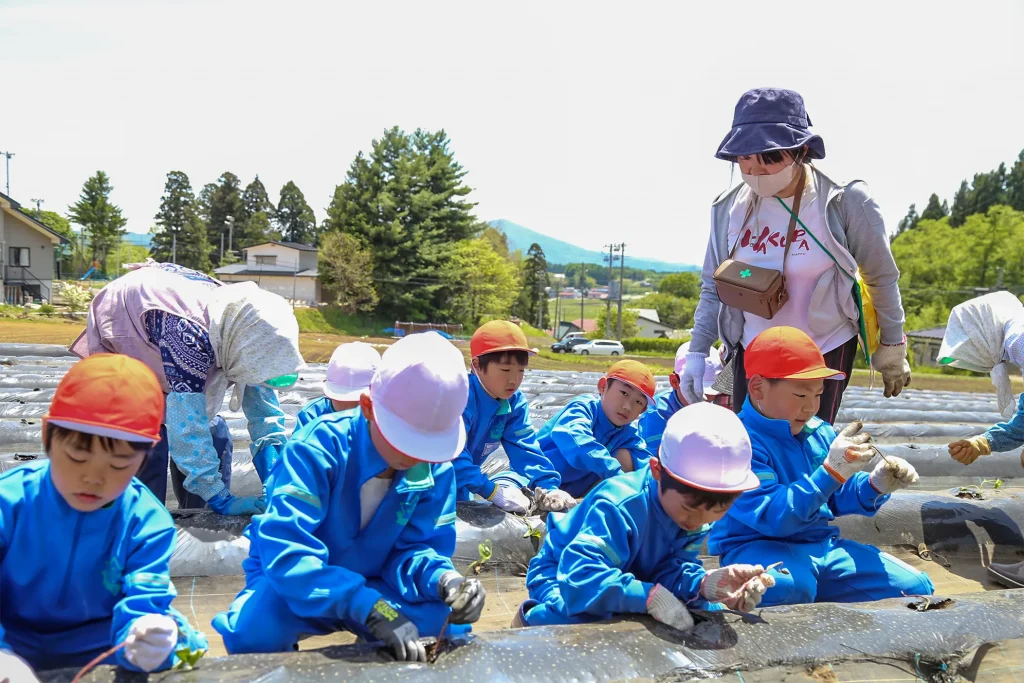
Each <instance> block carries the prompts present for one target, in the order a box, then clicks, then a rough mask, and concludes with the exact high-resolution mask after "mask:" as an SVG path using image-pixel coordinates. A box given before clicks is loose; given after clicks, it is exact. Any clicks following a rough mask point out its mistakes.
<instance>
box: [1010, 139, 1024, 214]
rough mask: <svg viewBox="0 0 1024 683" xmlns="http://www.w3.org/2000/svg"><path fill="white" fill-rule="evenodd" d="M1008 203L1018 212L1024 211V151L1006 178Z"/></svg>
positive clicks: (1018, 156)
mask: <svg viewBox="0 0 1024 683" xmlns="http://www.w3.org/2000/svg"><path fill="white" fill-rule="evenodd" d="M1006 203H1007V204H1009V205H1010V206H1012V207H1013V208H1014V209H1016V210H1017V211H1024V150H1021V153H1020V154H1018V155H1017V161H1015V162H1013V166H1012V167H1011V168H1010V173H1009V175H1007V176H1006Z"/></svg>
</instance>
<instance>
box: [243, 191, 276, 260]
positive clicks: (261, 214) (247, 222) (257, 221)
mask: <svg viewBox="0 0 1024 683" xmlns="http://www.w3.org/2000/svg"><path fill="white" fill-rule="evenodd" d="M273 214H274V205H273V204H271V203H270V197H269V196H267V188H266V187H264V186H263V183H262V182H261V181H260V177H259V176H256V178H255V179H254V180H253V181H252V182H251V183H249V184H248V185H246V187H245V191H244V192H243V193H242V213H241V216H238V217H237V218H238V220H237V221H236V223H235V248H236V249H245V248H247V247H251V246H252V245H254V244H261V243H263V242H266V241H268V240H270V239H271V238H272V236H273V235H272V234H271V233H272V232H273V231H272V230H271V228H270V221H269V219H270V217H271V216H272V215H273Z"/></svg>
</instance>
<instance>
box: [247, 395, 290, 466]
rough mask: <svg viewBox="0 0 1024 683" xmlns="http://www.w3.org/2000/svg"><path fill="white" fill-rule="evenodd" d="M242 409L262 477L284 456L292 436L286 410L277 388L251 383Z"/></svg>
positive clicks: (252, 449)
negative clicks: (285, 416) (286, 421)
mask: <svg viewBox="0 0 1024 683" xmlns="http://www.w3.org/2000/svg"><path fill="white" fill-rule="evenodd" d="M242 412H243V413H245V419H246V426H247V427H248V429H249V439H250V440H251V442H252V443H251V444H250V445H249V452H250V453H252V462H253V465H255V467H256V473H257V474H259V477H260V481H266V480H267V475H269V474H270V471H271V470H273V469H274V465H275V464H276V463H277V461H278V460H280V459H281V452H282V451H283V450H284V444H285V441H287V440H288V436H287V434H286V432H285V428H284V411H282V410H281V404H280V403H279V402H278V400H277V392H276V391H274V390H273V389H269V388H267V387H262V386H251V385H247V386H246V387H245V390H244V392H243V394H242Z"/></svg>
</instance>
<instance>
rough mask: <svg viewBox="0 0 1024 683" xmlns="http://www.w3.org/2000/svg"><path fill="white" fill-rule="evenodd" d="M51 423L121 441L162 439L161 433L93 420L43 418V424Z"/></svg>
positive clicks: (156, 441)
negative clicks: (130, 429) (110, 425)
mask: <svg viewBox="0 0 1024 683" xmlns="http://www.w3.org/2000/svg"><path fill="white" fill-rule="evenodd" d="M48 424H51V425H54V426H56V427H63V428H64V429H70V430H72V431H75V432H82V433H83V434H93V435H95V436H106V437H109V438H111V439H120V440H121V441H130V442H131V443H150V444H155V443H158V442H159V441H160V435H159V434H157V435H156V436H153V435H147V434H142V433H139V432H129V431H125V430H123V429H117V428H115V427H109V426H106V425H99V424H93V423H91V422H80V421H78V420H68V419H57V420H54V419H51V418H48V417H44V418H43V426H44V427H45V426H46V425H48Z"/></svg>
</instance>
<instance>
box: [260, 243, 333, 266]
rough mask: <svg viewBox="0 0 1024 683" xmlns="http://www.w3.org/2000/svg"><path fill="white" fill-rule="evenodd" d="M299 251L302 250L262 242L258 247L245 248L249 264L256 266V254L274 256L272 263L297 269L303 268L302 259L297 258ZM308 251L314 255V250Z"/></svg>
mask: <svg viewBox="0 0 1024 683" xmlns="http://www.w3.org/2000/svg"><path fill="white" fill-rule="evenodd" d="M301 253H302V252H300V251H299V250H298V249H290V248H288V247H283V246H281V245H279V244H264V245H262V246H258V247H249V248H248V249H246V250H245V254H246V263H248V264H249V266H252V267H255V266H256V257H257V256H276V257H277V263H275V264H274V265H277V266H280V267H282V268H289V269H292V268H294V269H297V270H299V271H302V270H305V268H304V266H303V264H302V260H301V259H300V258H299V255H300V254H301ZM310 253H311V254H313V255H314V257H315V255H316V253H315V252H310ZM314 267H315V266H314Z"/></svg>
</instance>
